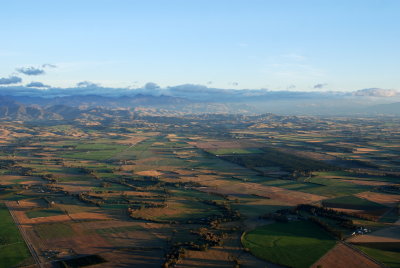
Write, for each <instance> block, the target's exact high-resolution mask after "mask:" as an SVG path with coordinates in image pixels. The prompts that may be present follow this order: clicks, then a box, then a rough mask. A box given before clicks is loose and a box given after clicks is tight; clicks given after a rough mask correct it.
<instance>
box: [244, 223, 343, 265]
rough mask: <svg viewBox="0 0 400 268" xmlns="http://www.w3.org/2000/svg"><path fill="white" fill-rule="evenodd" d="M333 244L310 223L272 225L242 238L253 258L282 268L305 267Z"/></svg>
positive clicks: (332, 241)
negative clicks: (283, 267)
mask: <svg viewBox="0 0 400 268" xmlns="http://www.w3.org/2000/svg"><path fill="white" fill-rule="evenodd" d="M335 243H336V241H335V240H334V239H333V238H332V237H331V236H330V235H329V234H328V233H327V232H325V231H324V230H322V229H321V228H320V227H318V226H317V225H315V224H314V223H312V222H309V221H297V222H289V223H273V224H270V225H266V226H262V227H259V228H256V229H255V230H253V231H250V232H247V233H245V234H244V236H242V244H243V246H244V247H245V248H248V249H250V252H251V253H253V254H254V255H255V256H257V257H259V258H261V259H264V260H267V261H270V262H273V263H277V264H280V265H284V266H289V267H294V268H306V267H309V266H310V265H311V264H313V263H314V262H315V261H316V260H318V259H319V258H320V257H321V256H323V255H324V254H325V253H326V252H327V251H328V250H330V249H331V248H333V246H334V245H335Z"/></svg>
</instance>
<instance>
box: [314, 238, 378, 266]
mask: <svg viewBox="0 0 400 268" xmlns="http://www.w3.org/2000/svg"><path fill="white" fill-rule="evenodd" d="M317 267H323V268H337V267H346V268H360V267H363V268H381V266H380V265H379V264H377V263H375V262H374V261H372V260H370V259H369V258H367V257H365V256H364V255H363V254H361V253H359V252H358V251H356V250H354V249H352V248H350V247H349V246H346V245H345V244H343V243H337V244H336V246H335V247H334V248H333V249H331V250H330V251H329V252H328V253H326V254H325V255H324V256H322V258H320V259H319V260H318V261H316V262H315V263H314V264H313V265H312V266H311V268H317Z"/></svg>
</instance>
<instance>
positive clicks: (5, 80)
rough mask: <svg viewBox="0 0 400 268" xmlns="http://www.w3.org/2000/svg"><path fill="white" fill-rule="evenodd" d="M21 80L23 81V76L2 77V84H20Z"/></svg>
mask: <svg viewBox="0 0 400 268" xmlns="http://www.w3.org/2000/svg"><path fill="white" fill-rule="evenodd" d="M21 82H22V79H21V77H18V76H15V75H14V76H10V77H3V78H0V85H11V84H18V83H21Z"/></svg>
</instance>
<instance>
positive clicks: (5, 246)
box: [0, 203, 31, 268]
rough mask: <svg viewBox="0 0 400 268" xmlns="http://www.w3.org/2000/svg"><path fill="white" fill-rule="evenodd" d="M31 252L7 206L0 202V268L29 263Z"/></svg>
mask: <svg viewBox="0 0 400 268" xmlns="http://www.w3.org/2000/svg"><path fill="white" fill-rule="evenodd" d="M30 258H31V254H30V253H29V250H28V248H27V246H26V245H25V242H24V240H23V239H22V237H21V234H20V233H19V230H18V228H17V227H16V226H15V224H14V221H13V219H12V217H11V215H10V213H9V211H8V209H7V207H6V206H5V205H4V204H2V203H0V268H9V267H15V266H17V265H18V264H20V263H22V262H23V263H25V264H29V263H31V260H30Z"/></svg>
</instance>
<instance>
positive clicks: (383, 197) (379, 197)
mask: <svg viewBox="0 0 400 268" xmlns="http://www.w3.org/2000/svg"><path fill="white" fill-rule="evenodd" d="M356 196H357V197H360V198H365V199H367V200H369V201H372V202H375V203H379V204H382V205H385V206H388V207H394V206H397V204H398V203H399V202H400V195H395V194H384V193H375V192H362V193H358V194H356Z"/></svg>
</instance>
